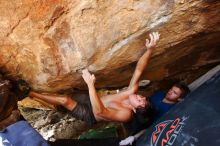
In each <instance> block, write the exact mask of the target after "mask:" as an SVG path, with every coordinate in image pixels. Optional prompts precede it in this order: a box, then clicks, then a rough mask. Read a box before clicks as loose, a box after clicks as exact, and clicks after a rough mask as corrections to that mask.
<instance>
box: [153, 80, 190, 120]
mask: <svg viewBox="0 0 220 146" xmlns="http://www.w3.org/2000/svg"><path fill="white" fill-rule="evenodd" d="M188 93H189V88H188V87H187V85H185V84H184V83H182V82H179V83H176V84H174V85H173V86H172V87H171V88H170V89H169V91H168V92H167V93H165V92H163V91H157V92H156V93H154V94H153V95H152V96H150V103H151V105H152V107H153V108H154V109H155V111H156V112H155V116H154V118H153V121H155V120H157V119H158V118H160V117H161V116H162V115H163V114H165V113H166V112H167V111H169V110H170V108H172V107H173V106H174V105H175V104H176V103H178V102H179V101H181V100H183V98H184V97H185V96H186V94H188Z"/></svg>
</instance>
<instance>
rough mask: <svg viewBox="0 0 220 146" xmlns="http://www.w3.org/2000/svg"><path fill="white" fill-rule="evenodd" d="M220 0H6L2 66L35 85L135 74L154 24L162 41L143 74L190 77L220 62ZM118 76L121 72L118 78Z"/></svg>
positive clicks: (118, 81) (104, 81)
mask: <svg viewBox="0 0 220 146" xmlns="http://www.w3.org/2000/svg"><path fill="white" fill-rule="evenodd" d="M219 13H220V2H219V1H217V0H210V1H205V0H120V1H117V0H112V1H107V0H86V1H81V0H74V1H71V0H47V1H45V0H32V1H30V0H13V1H8V0H1V1H0V18H1V22H0V67H1V70H3V71H4V72H5V73H6V74H8V75H10V76H12V77H19V78H23V79H25V80H27V81H28V82H29V83H30V84H31V86H32V87H33V88H34V89H36V90H44V91H52V92H55V91H58V90H61V89H69V88H72V87H77V88H80V87H81V86H82V85H84V83H83V81H82V78H81V75H80V70H81V69H83V68H85V67H88V68H89V69H90V71H92V72H94V73H95V74H96V76H97V87H106V86H109V87H110V86H121V85H125V84H127V83H128V82H129V79H130V77H131V75H132V72H133V69H134V66H135V63H133V62H135V61H136V60H137V59H138V58H139V56H140V55H141V53H142V52H143V51H144V40H145V38H146V36H147V35H148V32H149V31H152V30H155V29H156V30H159V31H160V33H161V41H160V43H159V44H158V47H157V48H156V49H155V51H154V55H153V58H152V59H151V61H150V65H149V67H148V69H147V71H146V73H145V78H149V79H152V80H161V79H165V78H171V77H176V78H180V79H182V78H184V79H185V80H186V81H188V82H189V79H188V78H187V77H188V75H189V74H190V72H191V71H194V72H197V70H199V69H201V68H202V67H207V69H208V68H210V66H213V65H215V64H217V63H219V62H220V51H219V38H220V33H219V29H220V27H219V25H220V18H219ZM119 76H120V78H119Z"/></svg>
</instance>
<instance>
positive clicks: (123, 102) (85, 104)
mask: <svg viewBox="0 0 220 146" xmlns="http://www.w3.org/2000/svg"><path fill="white" fill-rule="evenodd" d="M149 36H150V40H148V39H146V48H147V51H146V52H145V53H144V54H143V55H142V56H141V58H140V59H139V61H138V63H137V66H136V69H135V71H134V74H133V76H132V79H131V81H130V84H129V87H128V89H126V90H124V91H121V92H119V93H117V94H111V95H106V96H103V97H98V95H97V92H96V89H95V76H94V75H93V74H90V73H89V71H88V70H87V69H84V70H83V71H82V77H83V79H84V81H85V82H86V84H87V86H88V89H89V95H87V96H86V98H85V100H84V101H81V102H80V101H78V100H77V95H73V97H70V96H60V95H48V94H40V93H37V92H34V91H31V92H30V93H29V96H30V97H36V98H39V99H41V100H44V101H46V102H48V103H51V104H53V105H61V106H63V107H65V108H66V109H67V110H68V112H69V113H70V114H71V115H72V116H74V117H76V118H78V119H80V120H83V121H86V122H87V123H88V124H90V125H92V124H94V123H96V121H101V120H105V121H118V122H126V121H129V120H130V119H131V118H132V117H133V114H134V113H135V112H136V110H139V109H147V107H148V102H147V100H146V98H145V97H143V96H141V95H137V94H136V93H137V91H138V81H139V79H140V77H141V74H142V73H143V71H144V69H145V68H146V66H147V63H148V60H149V58H150V56H151V54H152V51H153V48H154V47H155V45H156V43H157V41H158V40H159V36H160V34H159V33H158V32H153V33H151V34H150V35H149ZM78 98H79V97H78Z"/></svg>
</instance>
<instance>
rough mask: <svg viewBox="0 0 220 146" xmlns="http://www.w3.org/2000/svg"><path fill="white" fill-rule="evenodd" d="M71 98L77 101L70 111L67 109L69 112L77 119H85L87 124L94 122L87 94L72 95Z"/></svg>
mask: <svg viewBox="0 0 220 146" xmlns="http://www.w3.org/2000/svg"><path fill="white" fill-rule="evenodd" d="M72 98H73V100H75V101H77V105H76V107H75V108H74V109H73V110H72V111H69V114H71V115H72V116H73V117H75V118H77V119H79V120H82V121H85V122H86V123H87V124H89V125H93V124H95V123H96V122H97V121H96V119H95V116H94V114H93V111H92V105H91V102H90V98H89V95H88V94H80V95H74V96H73V97H72Z"/></svg>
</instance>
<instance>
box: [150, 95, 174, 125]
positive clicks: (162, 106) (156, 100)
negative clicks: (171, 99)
mask: <svg viewBox="0 0 220 146" xmlns="http://www.w3.org/2000/svg"><path fill="white" fill-rule="evenodd" d="M165 96H166V93H165V92H163V91H157V92H155V93H154V94H153V95H152V96H150V102H151V104H152V106H153V108H154V109H155V110H156V114H155V116H154V119H153V121H156V120H157V119H158V118H160V117H161V116H163V114H165V113H166V112H167V111H169V110H170V108H171V107H173V106H174V105H175V104H169V103H164V102H163V99H164V97H165Z"/></svg>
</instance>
